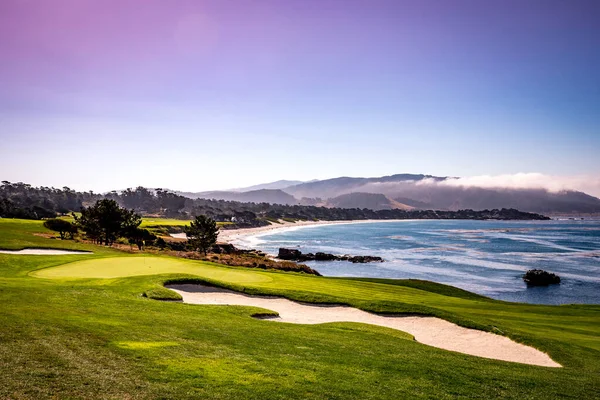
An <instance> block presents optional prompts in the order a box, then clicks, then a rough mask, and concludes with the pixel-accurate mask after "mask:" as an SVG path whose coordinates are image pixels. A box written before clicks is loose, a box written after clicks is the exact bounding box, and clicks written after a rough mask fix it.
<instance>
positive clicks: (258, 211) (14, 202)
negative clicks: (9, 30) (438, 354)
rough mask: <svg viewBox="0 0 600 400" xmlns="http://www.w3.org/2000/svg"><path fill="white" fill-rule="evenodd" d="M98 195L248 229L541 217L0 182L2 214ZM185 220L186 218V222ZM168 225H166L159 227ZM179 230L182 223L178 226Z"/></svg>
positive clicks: (141, 210)
mask: <svg viewBox="0 0 600 400" xmlns="http://www.w3.org/2000/svg"><path fill="white" fill-rule="evenodd" d="M98 200H112V201H114V202H116V203H117V204H118V205H119V206H120V207H123V208H127V209H129V210H133V211H134V212H135V213H137V214H139V215H142V216H148V217H151V218H154V217H165V218H171V219H182V220H191V219H193V218H195V217H196V216H199V215H205V216H207V217H209V218H211V219H213V220H215V221H217V223H221V228H222V229H232V228H248V227H256V226H265V225H269V224H270V222H271V221H279V220H283V221H297V220H306V221H313V220H324V221H347V220H367V219H377V220H379V219H381V220H385V219H476V220H482V219H495V220H543V219H548V218H547V217H544V216H542V215H539V214H534V213H527V212H521V211H518V210H514V209H493V210H480V211H474V210H459V211H445V210H401V209H389V210H378V211H374V210H370V209H366V208H362V209H359V208H351V209H350V208H328V207H317V206H300V205H283V204H270V203H241V202H236V201H224V200H214V199H212V200H211V199H191V198H186V197H183V196H180V195H177V194H175V193H171V192H169V191H167V190H163V189H155V190H149V189H146V188H143V187H138V188H136V189H127V190H124V191H122V192H120V193H118V192H116V191H113V192H109V193H105V194H96V193H93V192H76V191H73V190H72V189H69V188H66V187H65V188H63V189H55V188H47V187H41V188H36V187H32V186H31V185H27V184H24V183H10V182H6V181H4V182H3V183H2V186H0V217H4V218H30V219H41V218H54V217H56V216H57V215H62V214H68V213H70V212H79V211H80V210H81V209H82V207H89V206H91V205H93V204H95V202H97V201H98ZM186 224H187V223H186ZM163 229H167V228H163ZM176 229H181V228H176Z"/></svg>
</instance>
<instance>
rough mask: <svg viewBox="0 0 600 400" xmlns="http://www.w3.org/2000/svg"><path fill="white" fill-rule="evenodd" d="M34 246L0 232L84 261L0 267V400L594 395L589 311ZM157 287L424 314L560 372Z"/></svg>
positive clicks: (5, 228)
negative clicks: (276, 317) (546, 360)
mask: <svg viewBox="0 0 600 400" xmlns="http://www.w3.org/2000/svg"><path fill="white" fill-rule="evenodd" d="M47 233H48V231H47V230H45V228H44V227H43V226H42V224H41V222H40V221H33V222H32V221H19V220H0V248H3V249H14V250H20V249H23V248H26V247H29V248H62V249H72V250H79V251H88V252H92V253H91V254H85V255H81V254H73V255H47V256H34V255H12V254H0V302H2V304H3V307H2V312H0V337H1V338H2V340H1V341H0V376H2V385H0V398H9V399H12V398H15V399H18V398H25V399H40V398H75V399H89V398H106V399H115V398H119V399H121V398H131V399H138V398H139V399H158V398H164V399H195V398H207V399H230V398H250V399H261V400H262V399H271V398H276V399H323V398H331V399H366V398H372V399H391V398H411V399H412V398H423V399H431V398H435V399H451V398H473V397H476V398H477V397H478V398H485V399H490V398H513V399H523V398H532V399H544V400H545V399H550V398H552V399H553V398H565V399H586V398H599V397H600V379H599V378H598V377H599V376H600V307H599V306H594V305H577V306H560V307H556V306H539V305H531V304H517V303H506V302H501V301H495V300H492V299H488V298H485V297H482V296H478V295H476V294H473V293H469V292H466V291H464V290H460V289H457V288H453V287H450V286H446V285H440V284H436V283H433V282H426V281H414V280H386V279H371V280H369V279H345V278H328V277H318V276H314V275H306V274H301V273H286V272H281V271H270V270H260V269H253V268H242V267H227V266H221V265H217V264H214V263H210V262H203V261H194V260H187V259H181V258H175V257H169V256H158V255H150V254H148V255H140V254H128V253H126V252H122V251H118V250H117V249H114V248H110V247H106V246H95V245H91V244H86V243H77V242H74V241H66V240H65V241H61V240H56V239H50V238H49V237H48V235H47ZM169 282H180V283H209V284H212V285H216V286H220V287H224V288H229V289H233V290H235V291H237V292H244V293H245V294H247V295H273V296H280V297H284V298H287V299H290V300H295V301H299V302H302V303H304V304H306V303H328V304H337V305H348V306H352V307H354V308H357V309H360V310H364V311H368V312H370V313H379V314H380V316H383V315H390V316H392V317H394V316H397V315H398V314H410V315H411V316H413V317H414V316H435V317H438V318H441V319H443V320H446V321H449V322H453V323H455V324H457V325H459V326H462V327H466V328H475V329H480V330H483V331H488V332H491V333H495V334H500V335H502V336H505V337H508V338H510V339H512V340H513V341H515V342H517V343H522V344H525V345H527V346H530V347H533V348H535V349H539V350H541V351H542V352H544V353H547V354H548V355H549V356H550V357H551V358H552V360H555V361H556V362H557V363H559V364H560V365H562V366H563V368H546V367H539V366H533V365H525V364H519V363H514V362H505V361H498V360H492V359H486V358H481V357H474V356H469V355H466V354H463V353H458V352H454V351H448V350H442V349H439V348H436V347H431V346H426V345H424V344H422V343H418V342H415V341H413V340H407V334H406V333H404V332H402V331H398V330H394V329H389V328H384V327H380V326H375V325H370V324H364V323H363V324H357V323H346V322H334V323H325V324H317V325H303V324H282V323H278V322H274V321H268V320H267V321H265V320H257V319H255V318H252V316H253V315H255V314H257V313H258V314H264V313H266V312H267V311H266V310H265V309H264V308H255V307H249V306H233V305H232V306H227V305H221V306H219V305H191V304H184V303H173V302H163V301H156V300H154V299H168V300H178V299H181V298H180V297H178V296H179V295H178V294H177V293H175V292H173V291H171V290H168V289H166V288H165V287H164V285H165V283H169ZM336 318H337V317H336ZM378 318H379V317H378ZM338 321H339V320H338ZM478 333H479V334H480V332H478ZM493 336H495V335H493Z"/></svg>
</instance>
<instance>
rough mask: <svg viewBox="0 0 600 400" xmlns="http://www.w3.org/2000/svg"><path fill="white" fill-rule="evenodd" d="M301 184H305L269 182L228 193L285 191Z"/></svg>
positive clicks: (300, 182) (232, 190) (299, 182)
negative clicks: (264, 190) (265, 190)
mask: <svg viewBox="0 0 600 400" xmlns="http://www.w3.org/2000/svg"><path fill="white" fill-rule="evenodd" d="M302 183H305V182H304V181H286V180H281V181H275V182H269V183H262V184H260V185H254V186H248V187H244V188H238V189H231V190H230V191H231V192H251V191H254V190H261V189H270V190H276V189H285V188H287V187H290V186H295V185H300V184H302Z"/></svg>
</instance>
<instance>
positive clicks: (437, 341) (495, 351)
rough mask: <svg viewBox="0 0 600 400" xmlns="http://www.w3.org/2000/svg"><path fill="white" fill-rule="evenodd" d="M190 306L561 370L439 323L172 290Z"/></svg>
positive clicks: (204, 290) (513, 347)
mask: <svg viewBox="0 0 600 400" xmlns="http://www.w3.org/2000/svg"><path fill="white" fill-rule="evenodd" d="M167 287H168V288H169V289H172V290H174V291H175V292H177V293H179V294H180V295H181V296H182V297H183V301H184V302H185V303H190V304H220V305H241V306H253V307H260V308H265V309H268V310H273V311H275V312H277V313H278V314H279V317H278V318H273V319H270V320H271V321H277V322H287V323H294V324H322V323H328V322H359V323H364V324H371V325H379V326H384V327H387V328H391V329H397V330H400V331H403V332H407V333H409V334H411V335H413V336H414V338H415V340H416V341H418V342H420V343H423V344H426V345H429V346H433V347H437V348H440V349H444V350H450V351H456V352H459V353H463V354H469V355H472V356H477V357H485V358H492V359H495V360H502V361H510V362H516V363H522V364H530V365H539V366H543V367H554V368H557V367H561V365H560V364H558V363H556V362H555V361H554V360H552V359H551V358H550V357H549V356H548V355H547V354H546V353H543V352H541V351H539V350H537V349H535V348H533V347H529V346H525V345H523V344H520V343H516V342H514V341H512V340H510V339H509V338H507V337H504V336H500V335H496V334H493V333H489V332H484V331H479V330H475V329H468V328H463V327H461V326H458V325H456V324H453V323H451V322H448V321H446V320H443V319H440V318H435V317H417V316H409V317H400V316H382V315H376V314H371V313H368V312H366V311H362V310H359V309H356V308H353V307H347V306H328V305H316V304H306V303H297V302H294V301H291V300H287V299H284V298H279V297H267V296H249V295H245V294H241V293H238V292H234V291H231V290H227V289H221V288H216V287H209V286H203V285H196V284H178V285H168V286H167Z"/></svg>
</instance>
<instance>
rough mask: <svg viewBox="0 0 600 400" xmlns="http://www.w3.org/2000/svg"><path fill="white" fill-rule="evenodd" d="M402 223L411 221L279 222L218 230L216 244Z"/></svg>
mask: <svg viewBox="0 0 600 400" xmlns="http://www.w3.org/2000/svg"><path fill="white" fill-rule="evenodd" d="M402 221H413V220H410V219H384V220H382V219H362V220H348V221H297V222H287V221H281V223H279V224H275V223H273V222H271V223H270V225H267V226H259V227H256V228H241V229H227V230H219V237H218V239H217V241H218V242H224V243H231V242H232V241H234V240H238V239H240V238H243V237H247V236H262V235H269V234H272V233H278V231H287V230H289V229H295V228H312V227H317V226H329V225H349V224H361V223H363V224H369V223H376V222H402Z"/></svg>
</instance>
